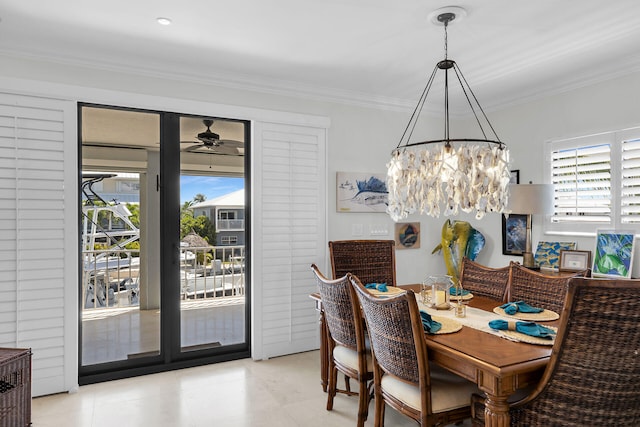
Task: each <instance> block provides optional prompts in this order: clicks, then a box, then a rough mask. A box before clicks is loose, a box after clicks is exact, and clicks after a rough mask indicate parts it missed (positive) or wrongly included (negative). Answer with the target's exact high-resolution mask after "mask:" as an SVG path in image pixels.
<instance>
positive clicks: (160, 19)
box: [156, 18, 171, 25]
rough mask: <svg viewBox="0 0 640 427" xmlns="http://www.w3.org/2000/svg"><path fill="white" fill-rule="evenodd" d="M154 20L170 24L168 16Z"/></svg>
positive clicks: (161, 23)
mask: <svg viewBox="0 0 640 427" xmlns="http://www.w3.org/2000/svg"><path fill="white" fill-rule="evenodd" d="M156 21H158V24H160V25H171V19H169V18H156Z"/></svg>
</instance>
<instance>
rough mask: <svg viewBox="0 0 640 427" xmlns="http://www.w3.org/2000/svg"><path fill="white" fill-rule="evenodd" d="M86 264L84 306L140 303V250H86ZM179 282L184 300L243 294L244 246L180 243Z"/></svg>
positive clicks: (83, 281) (86, 307)
mask: <svg viewBox="0 0 640 427" xmlns="http://www.w3.org/2000/svg"><path fill="white" fill-rule="evenodd" d="M83 265H84V269H83V277H82V285H83V286H82V301H83V307H84V308H85V309H101V308H114V307H131V306H137V305H138V304H139V293H140V287H139V279H140V251H139V250H130V249H118V250H92V251H84V252H83ZM179 286H180V296H181V298H182V299H185V300H186V299H196V298H197V299H200V298H207V299H214V298H217V299H220V298H229V297H237V296H242V295H244V294H245V263H244V246H216V247H213V246H209V247H181V248H180V284H179Z"/></svg>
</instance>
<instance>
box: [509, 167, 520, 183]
mask: <svg viewBox="0 0 640 427" xmlns="http://www.w3.org/2000/svg"><path fill="white" fill-rule="evenodd" d="M509 184H520V169H516V170H512V171H511V179H510V180H509Z"/></svg>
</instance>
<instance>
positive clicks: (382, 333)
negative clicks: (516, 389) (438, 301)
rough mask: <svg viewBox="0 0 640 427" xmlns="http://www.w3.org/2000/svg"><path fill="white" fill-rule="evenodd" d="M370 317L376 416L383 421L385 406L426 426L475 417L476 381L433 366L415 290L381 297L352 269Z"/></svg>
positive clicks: (378, 421)
mask: <svg viewBox="0 0 640 427" xmlns="http://www.w3.org/2000/svg"><path fill="white" fill-rule="evenodd" d="M348 276H349V277H350V278H351V284H352V285H353V286H352V291H353V293H354V295H355V294H357V297H358V299H359V301H360V305H361V307H362V311H363V312H364V316H365V319H366V322H367V331H368V333H369V339H370V340H371V352H372V353H373V367H374V369H373V375H374V380H373V382H374V399H375V419H374V425H375V426H378V427H382V426H383V425H384V411H385V406H386V405H388V406H389V407H391V408H393V409H395V410H396V411H398V412H400V413H401V414H403V415H406V416H408V417H410V418H412V419H413V420H415V421H417V422H418V423H419V424H420V425H422V426H436V425H445V424H451V423H457V422H460V421H463V420H464V419H467V418H470V417H471V409H470V402H471V395H472V393H479V390H478V388H477V387H476V385H475V384H473V383H471V382H469V381H467V380H465V379H463V378H461V377H457V376H455V375H453V374H450V373H447V372H444V371H442V370H439V369H435V366H434V367H433V368H432V367H430V364H429V356H428V352H427V342H426V337H425V332H424V329H423V326H422V318H421V317H420V312H419V310H418V304H417V302H416V298H415V294H414V293H413V291H411V290H407V291H406V292H402V293H400V294H397V295H394V296H389V297H386V298H376V297H375V296H373V295H371V293H370V292H369V291H368V290H367V289H366V288H365V286H364V285H363V284H362V282H361V281H360V280H359V279H358V277H356V276H353V275H351V274H349V275H348Z"/></svg>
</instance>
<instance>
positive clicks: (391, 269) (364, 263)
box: [329, 240, 396, 286]
mask: <svg viewBox="0 0 640 427" xmlns="http://www.w3.org/2000/svg"><path fill="white" fill-rule="evenodd" d="M329 256H330V258H331V271H332V274H333V278H334V279H336V278H338V277H343V276H345V275H346V274H347V273H351V274H354V275H356V276H358V279H360V281H361V282H362V283H364V284H365V285H366V284H367V283H386V284H387V286H396V256H395V241H393V240H335V241H331V242H329Z"/></svg>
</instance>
